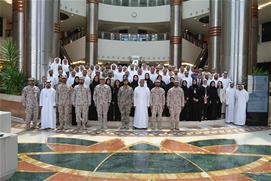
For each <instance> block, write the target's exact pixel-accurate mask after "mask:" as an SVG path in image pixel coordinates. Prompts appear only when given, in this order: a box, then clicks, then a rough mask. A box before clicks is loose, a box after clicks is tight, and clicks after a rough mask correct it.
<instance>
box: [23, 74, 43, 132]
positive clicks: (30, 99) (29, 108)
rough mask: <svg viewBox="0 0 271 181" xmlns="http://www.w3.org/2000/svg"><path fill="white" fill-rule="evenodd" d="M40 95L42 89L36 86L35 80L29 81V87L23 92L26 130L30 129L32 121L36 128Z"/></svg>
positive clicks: (30, 79)
mask: <svg viewBox="0 0 271 181" xmlns="http://www.w3.org/2000/svg"><path fill="white" fill-rule="evenodd" d="M39 94H40V89H39V88H38V87H36V86H35V81H34V79H33V78H29V79H28V86H26V87H24V89H23V91H22V104H23V106H24V108H25V122H26V129H30V123H31V120H32V122H33V128H36V126H37V122H38V116H39V100H38V98H39Z"/></svg>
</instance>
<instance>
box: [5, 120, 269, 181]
mask: <svg viewBox="0 0 271 181" xmlns="http://www.w3.org/2000/svg"><path fill="white" fill-rule="evenodd" d="M216 129H219V130H220V131H221V130H224V132H219V130H216ZM227 129H241V130H242V131H239V132H237V131H235V132H231V131H228V132H227V131H226V130H227ZM214 130H216V131H217V132H215V133H213V132H214ZM12 131H13V132H17V133H18V134H19V137H18V141H19V145H18V152H19V153H18V159H19V164H18V168H17V172H16V173H15V174H14V175H13V176H12V177H11V178H10V179H9V180H11V181H13V180H19V181H21V180H22V181H24V180H26V181H31V180H33V181H39V180H47V181H56V180H60V181H69V180H71V181H76V180H91V181H92V180H95V181H98V180H99V181H102V180H108V181H118V180H120V181H122V180H129V181H130V180H131V181H132V180H144V181H155V180H159V181H162V180H168V181H173V180H181V181H185V180H186V181H196V180H197V181H201V180H202V181H205V180H206V181H207V180H215V181H226V180H227V181H235V180H240V181H246V180H247V181H251V180H257V181H258V180H259V181H265V180H266V181H270V180H271V135H270V134H271V129H270V128H268V127H265V128H259V127H251V128H240V127H238V128H236V127H231V128H229V127H221V128H208V129H205V130H204V131H205V132H206V134H197V129H193V132H195V133H194V134H191V135H189V134H187V133H188V132H191V130H181V131H182V132H184V134H181V135H177V134H173V133H172V134H171V133H170V132H169V130H163V133H161V135H158V136H156V135H154V134H153V133H152V132H150V131H139V132H138V131H130V132H129V134H122V133H121V131H119V130H114V129H112V130H109V131H107V132H104V133H97V134H96V135H94V134H88V132H78V133H70V132H58V131H55V130H53V131H39V130H32V131H25V130H23V128H20V126H19V125H13V129H12ZM198 131H201V132H204V131H202V130H200V129H198ZM207 132H208V133H209V134H207ZM116 133H118V134H116ZM165 133H169V134H165ZM120 134H121V135H120Z"/></svg>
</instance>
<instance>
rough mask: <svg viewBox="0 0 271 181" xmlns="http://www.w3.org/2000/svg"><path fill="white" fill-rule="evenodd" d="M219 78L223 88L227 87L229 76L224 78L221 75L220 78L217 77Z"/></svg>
mask: <svg viewBox="0 0 271 181" xmlns="http://www.w3.org/2000/svg"><path fill="white" fill-rule="evenodd" d="M219 80H220V81H221V82H222V84H223V88H224V89H227V88H228V87H229V84H230V82H231V79H229V78H226V79H225V78H224V77H221V78H219Z"/></svg>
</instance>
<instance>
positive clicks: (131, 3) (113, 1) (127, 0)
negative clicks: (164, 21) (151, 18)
mask: <svg viewBox="0 0 271 181" xmlns="http://www.w3.org/2000/svg"><path fill="white" fill-rule="evenodd" d="M100 3H103V4H110V5H115V6H127V7H152V6H163V5H169V4H170V0H100Z"/></svg>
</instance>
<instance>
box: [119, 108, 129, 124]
mask: <svg viewBox="0 0 271 181" xmlns="http://www.w3.org/2000/svg"><path fill="white" fill-rule="evenodd" d="M119 108H120V114H121V125H122V126H121V127H122V128H124V129H129V123H130V112H131V107H130V106H125V105H124V106H119Z"/></svg>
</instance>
